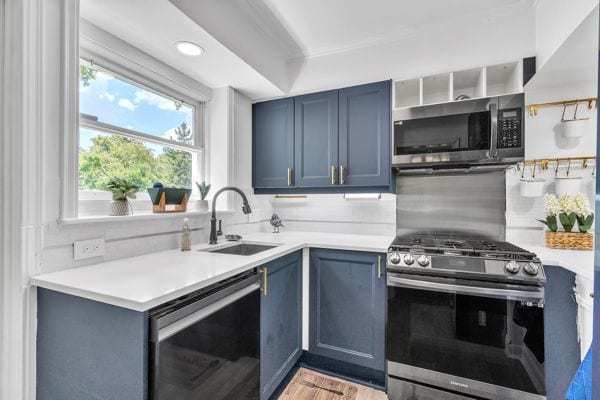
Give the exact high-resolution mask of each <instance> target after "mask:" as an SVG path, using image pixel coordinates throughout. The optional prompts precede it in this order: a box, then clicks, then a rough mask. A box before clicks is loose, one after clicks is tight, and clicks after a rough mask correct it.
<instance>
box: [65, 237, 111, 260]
mask: <svg viewBox="0 0 600 400" xmlns="http://www.w3.org/2000/svg"><path fill="white" fill-rule="evenodd" d="M105 249H106V244H105V242H104V238H98V239H90V240H79V241H76V242H73V259H74V260H84V259H86V258H95V257H102V256H103V255H104V253H105Z"/></svg>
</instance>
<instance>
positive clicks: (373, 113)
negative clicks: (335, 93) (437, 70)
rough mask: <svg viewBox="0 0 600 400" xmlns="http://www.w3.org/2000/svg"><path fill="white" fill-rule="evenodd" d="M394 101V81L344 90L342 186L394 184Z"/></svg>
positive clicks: (341, 137) (341, 139) (341, 107)
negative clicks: (392, 111) (392, 129)
mask: <svg viewBox="0 0 600 400" xmlns="http://www.w3.org/2000/svg"><path fill="white" fill-rule="evenodd" d="M390 102H391V82H390V81H384V82H378V83H372V84H368V85H361V86H354V87H351V88H347V89H341V90H340V95H339V103H340V104H339V107H340V124H339V129H340V153H339V160H340V170H341V171H340V179H341V180H340V183H341V184H342V185H347V186H386V185H389V184H390V181H391V118H392V117H391V105H390V104H391V103H390ZM342 175H343V176H342Z"/></svg>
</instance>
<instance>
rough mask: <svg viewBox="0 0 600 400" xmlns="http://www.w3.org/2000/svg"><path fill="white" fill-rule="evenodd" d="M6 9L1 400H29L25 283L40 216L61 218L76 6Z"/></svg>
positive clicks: (31, 367) (51, 2)
mask: <svg viewBox="0 0 600 400" xmlns="http://www.w3.org/2000/svg"><path fill="white" fill-rule="evenodd" d="M4 1H5V29H6V30H5V43H6V46H5V51H4V55H5V62H4V68H5V70H4V80H3V83H4V90H3V93H2V95H3V96H4V106H3V114H4V116H5V118H3V120H2V129H3V132H5V134H4V135H3V136H2V139H1V140H2V146H1V149H2V151H3V152H4V153H3V169H2V174H3V176H2V179H3V182H5V183H8V182H10V185H3V186H2V188H3V191H2V214H3V224H2V230H3V232H2V239H3V244H2V247H3V249H5V251H4V253H3V254H2V262H3V265H4V268H3V269H2V272H1V273H2V281H1V283H2V290H1V293H2V296H3V298H2V308H1V310H0V313H1V314H2V332H1V333H2V338H1V342H2V350H3V353H2V358H1V361H0V362H1V363H2V372H3V373H2V376H1V382H0V397H1V398H2V399H7V400H9V399H10V400H13V399H14V400H21V399H24V400H34V399H35V396H36V376H35V371H36V310H37V299H36V290H35V288H32V287H30V286H29V277H30V276H32V275H34V274H37V273H39V269H40V264H41V254H42V244H43V219H44V214H45V213H49V214H53V213H54V212H55V213H56V215H58V212H59V210H58V209H59V199H58V197H59V195H58V193H55V190H54V189H55V187H56V186H58V182H57V181H58V180H60V178H59V174H58V171H59V170H60V168H61V167H62V165H61V161H60V160H59V158H60V157H59V155H58V154H59V153H61V152H62V151H63V150H62V149H61V145H60V144H59V140H60V131H61V130H62V129H68V128H67V127H68V121H71V116H69V115H68V113H67V112H65V113H64V114H63V113H62V112H61V110H62V109H63V108H65V107H71V106H72V104H73V103H72V102H73V101H76V98H75V99H74V98H73V97H72V96H71V98H69V99H65V98H62V96H63V95H64V94H65V93H71V95H72V94H73V93H72V91H71V90H72V89H70V86H69V83H68V82H62V83H61V80H62V79H64V77H65V74H69V73H71V72H68V71H66V70H65V68H68V66H63V65H62V63H63V62H64V60H65V58H68V57H70V56H71V55H70V54H71V53H72V52H71V50H72V49H74V48H75V47H76V44H75V43H77V37H73V36H70V35H74V34H75V33H76V32H77V27H76V25H77V22H78V19H79V16H78V14H77V12H78V0H4ZM69 38H70V39H69ZM61 88H63V89H64V88H67V92H65V91H63V90H61ZM75 121H76V120H75ZM54 174H55V175H54ZM48 217H49V218H53V215H52V216H50V215H49V216H48Z"/></svg>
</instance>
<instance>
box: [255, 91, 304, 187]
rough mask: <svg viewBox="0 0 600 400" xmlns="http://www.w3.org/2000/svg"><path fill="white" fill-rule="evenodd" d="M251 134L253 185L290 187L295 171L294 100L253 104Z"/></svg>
mask: <svg viewBox="0 0 600 400" xmlns="http://www.w3.org/2000/svg"><path fill="white" fill-rule="evenodd" d="M252 132H253V136H252V167H253V169H252V183H253V186H254V187H255V188H281V187H288V186H291V184H292V172H293V168H294V99H292V98H290V99H281V100H274V101H266V102H262V103H256V104H254V105H253V106H252Z"/></svg>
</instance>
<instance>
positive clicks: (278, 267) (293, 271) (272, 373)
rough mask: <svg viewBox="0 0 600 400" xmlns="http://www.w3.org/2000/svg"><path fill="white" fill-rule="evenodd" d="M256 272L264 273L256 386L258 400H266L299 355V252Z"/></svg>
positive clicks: (300, 303) (300, 312)
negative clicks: (259, 389)
mask: <svg viewBox="0 0 600 400" xmlns="http://www.w3.org/2000/svg"><path fill="white" fill-rule="evenodd" d="M259 270H260V271H262V273H263V274H265V273H266V280H263V288H262V296H261V304H260V306H261V311H260V347H261V350H260V353H261V354H260V357H261V359H260V382H261V383H260V386H261V399H263V400H267V399H268V398H269V397H270V396H271V395H272V394H273V392H274V391H275V389H277V387H278V386H279V384H280V383H281V382H282V381H283V379H284V378H285V376H286V375H287V374H288V372H290V370H291V369H292V368H293V367H294V365H295V364H296V362H297V361H298V358H300V356H301V354H302V252H301V251H298V252H295V253H292V254H290V255H287V256H285V257H282V258H280V259H277V260H275V261H272V262H270V263H268V264H266V265H263V266H262V267H260V268H259ZM265 282H266V285H264V283H265Z"/></svg>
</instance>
